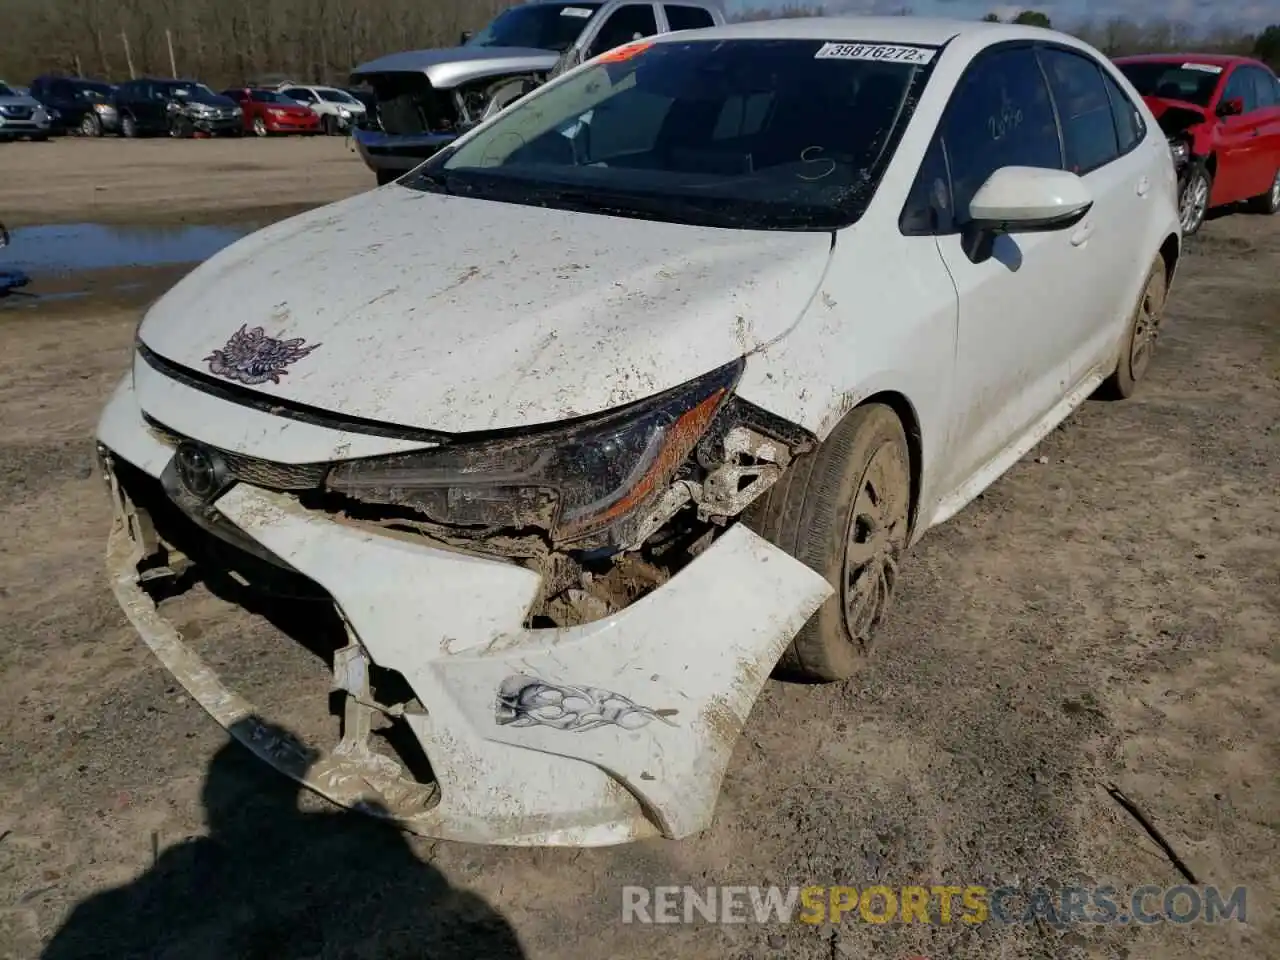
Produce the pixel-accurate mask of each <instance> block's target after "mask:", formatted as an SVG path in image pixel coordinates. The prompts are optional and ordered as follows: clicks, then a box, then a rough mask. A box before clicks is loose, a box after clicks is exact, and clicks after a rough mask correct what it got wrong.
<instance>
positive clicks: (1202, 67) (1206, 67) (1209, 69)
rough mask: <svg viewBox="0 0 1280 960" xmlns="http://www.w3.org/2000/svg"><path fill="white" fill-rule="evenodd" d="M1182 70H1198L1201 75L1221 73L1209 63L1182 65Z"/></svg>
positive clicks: (1219, 69)
mask: <svg viewBox="0 0 1280 960" xmlns="http://www.w3.org/2000/svg"><path fill="white" fill-rule="evenodd" d="M1182 69H1183V70H1199V71H1200V72H1201V73H1221V72H1222V68H1221V67H1217V66H1214V65H1213V64H1211V63H1184V64H1183V65H1182Z"/></svg>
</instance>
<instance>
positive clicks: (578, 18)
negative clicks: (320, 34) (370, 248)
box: [351, 0, 725, 184]
mask: <svg viewBox="0 0 1280 960" xmlns="http://www.w3.org/2000/svg"><path fill="white" fill-rule="evenodd" d="M724 22H725V15H724V9H723V7H722V6H721V4H720V0H676V2H672V3H664V2H656V3H647V2H645V3H642V2H636V0H581V2H578V0H573V2H563V0H536V2H533V3H525V4H522V5H520V6H518V7H512V8H510V9H508V10H506V11H504V12H503V13H501V14H499V15H498V16H497V17H496V18H494V20H493V21H492V22H491V23H490V24H489V25H488V26H487V27H485V28H484V29H483V30H481V31H479V32H478V33H476V34H474V35H473V36H471V37H469V38H467V40H466V42H465V43H464V44H463V45H462V46H460V47H453V48H447V49H440V50H410V51H406V52H404V53H393V54H390V55H388V56H385V57H379V58H378V59H377V60H371V61H369V62H368V63H365V64H361V65H360V66H358V67H356V69H355V70H354V71H352V74H351V82H352V83H353V84H357V85H361V86H367V87H369V88H372V90H373V92H374V95H375V96H376V98H377V107H378V108H377V111H376V116H375V117H369V118H367V120H366V121H365V123H364V124H362V125H361V126H359V127H357V128H356V129H355V130H353V131H352V136H353V138H354V140H355V143H356V147H357V148H358V149H359V151H360V156H362V157H363V158H364V162H365V163H366V164H368V166H369V168H370V169H371V170H373V172H374V174H376V176H377V178H378V183H379V184H382V183H388V182H390V181H391V180H394V179H395V178H397V177H399V176H400V175H401V174H403V173H404V172H405V171H407V170H411V169H413V168H414V167H416V166H417V165H418V164H419V163H421V162H422V161H423V160H425V159H426V158H427V157H430V156H431V155H432V154H433V153H435V152H436V151H437V150H439V149H440V148H441V147H444V146H446V145H447V144H449V143H451V142H452V141H453V140H454V138H455V137H457V136H458V135H459V134H460V133H462V132H463V131H465V130H467V129H468V128H470V127H472V126H474V125H475V124H477V123H479V122H481V121H482V120H485V119H487V118H488V117H490V116H492V115H493V114H495V113H497V112H498V111H499V110H501V109H502V108H503V107H506V106H507V105H508V104H510V103H512V102H513V101H515V100H517V99H519V98H520V97H522V96H524V95H525V94H526V93H528V92H529V91H530V90H532V89H534V88H535V87H537V86H538V85H540V84H542V83H545V82H546V80H547V79H548V78H550V77H552V76H555V75H556V74H559V73H561V72H563V71H565V70H568V69H570V68H571V67H574V66H576V65H577V64H579V63H581V62H582V61H584V60H589V59H590V58H592V57H594V56H597V55H599V54H601V53H604V52H605V51H606V50H611V49H613V48H614V47H616V46H619V45H620V44H623V43H627V42H629V41H631V40H636V39H639V38H641V37H648V36H652V35H654V34H658V33H667V32H669V31H672V30H696V29H699V28H702V27H711V26H717V25H719V24H722V23H724Z"/></svg>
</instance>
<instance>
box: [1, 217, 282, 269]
mask: <svg viewBox="0 0 1280 960" xmlns="http://www.w3.org/2000/svg"><path fill="white" fill-rule="evenodd" d="M256 229H258V227H257V226H256V225H253V224H242V225H236V226H217V225H208V224H175V225H173V226H146V227H144V226H108V225H106V224H101V223H67V224H50V225H46V226H37V227H18V228H17V229H15V230H12V231H10V243H9V246H8V247H5V248H3V249H0V270H3V269H18V270H26V271H27V272H29V273H32V274H39V273H65V272H74V271H77V270H109V269H115V268H120V267H157V266H164V265H168V264H179V263H197V262H199V261H201V260H206V259H208V258H209V257H211V256H213V255H214V254H215V253H217V252H218V251H219V250H221V249H222V248H223V247H225V246H228V245H230V244H232V243H234V242H235V241H237V240H239V239H240V238H241V237H243V236H245V235H247V234H249V233H252V232H253V231H254V230H256Z"/></svg>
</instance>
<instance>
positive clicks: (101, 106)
mask: <svg viewBox="0 0 1280 960" xmlns="http://www.w3.org/2000/svg"><path fill="white" fill-rule="evenodd" d="M114 91H115V88H114V87H113V86H112V85H111V84H109V83H103V82H102V81H100V80H86V79H85V78H83V77H53V76H40V77H36V78H35V80H33V81H31V95H32V96H33V97H35V98H36V99H37V100H39V101H40V102H41V103H43V104H44V105H45V109H46V110H48V111H49V115H50V117H51V118H52V120H53V122H52V125H51V128H52V129H53V130H54V131H56V132H58V133H67V132H71V131H75V132H77V133H80V134H82V135H84V136H86V137H100V136H102V134H103V133H112V132H114V131H115V130H116V129H117V127H118V126H119V114H117V113H116V108H115V104H114V103H113V102H112V97H113V94H114Z"/></svg>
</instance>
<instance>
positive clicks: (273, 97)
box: [249, 90, 297, 107]
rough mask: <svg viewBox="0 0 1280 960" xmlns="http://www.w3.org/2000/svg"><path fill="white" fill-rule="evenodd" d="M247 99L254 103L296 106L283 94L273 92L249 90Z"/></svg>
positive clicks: (295, 103) (294, 102)
mask: <svg viewBox="0 0 1280 960" xmlns="http://www.w3.org/2000/svg"><path fill="white" fill-rule="evenodd" d="M249 99H251V100H253V101H254V102H255V103H284V104H288V105H289V106H291V107H293V106H297V102H296V101H294V100H291V99H289V98H288V97H286V96H285V95H284V94H283V93H276V92H275V91H274V90H251V91H250V92H249Z"/></svg>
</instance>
